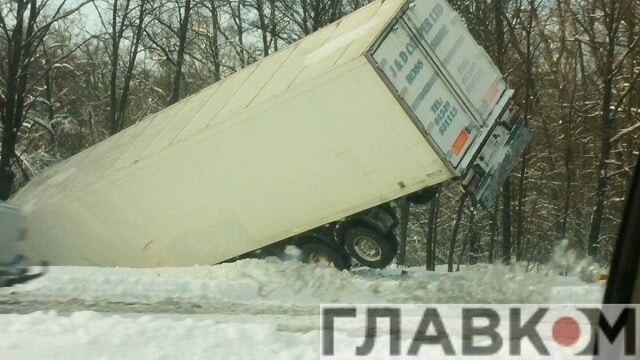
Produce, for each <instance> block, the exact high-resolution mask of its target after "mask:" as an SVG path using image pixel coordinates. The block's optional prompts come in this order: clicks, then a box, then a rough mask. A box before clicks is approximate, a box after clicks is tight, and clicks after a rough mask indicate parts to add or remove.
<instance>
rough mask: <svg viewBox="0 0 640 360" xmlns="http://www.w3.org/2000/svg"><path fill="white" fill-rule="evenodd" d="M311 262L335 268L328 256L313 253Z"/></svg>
mask: <svg viewBox="0 0 640 360" xmlns="http://www.w3.org/2000/svg"><path fill="white" fill-rule="evenodd" d="M309 262H310V263H312V264H318V265H327V266H333V260H331V257H329V256H328V255H327V254H323V253H318V252H313V253H311V254H310V255H309Z"/></svg>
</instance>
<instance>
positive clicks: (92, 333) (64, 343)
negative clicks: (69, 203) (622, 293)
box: [0, 259, 604, 359]
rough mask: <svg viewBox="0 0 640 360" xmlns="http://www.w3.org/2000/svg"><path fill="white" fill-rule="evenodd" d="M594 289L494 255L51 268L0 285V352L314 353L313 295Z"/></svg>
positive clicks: (474, 299) (396, 296)
mask: <svg viewBox="0 0 640 360" xmlns="http://www.w3.org/2000/svg"><path fill="white" fill-rule="evenodd" d="M603 288H604V286H603V284H602V283H584V282H582V281H581V280H579V279H578V278H577V277H560V276H556V275H552V274H550V273H548V272H547V273H535V272H533V273H527V272H526V271H524V270H523V269H522V268H520V267H518V266H504V265H491V266H489V265H478V266H474V267H470V268H467V269H463V271H462V272H459V273H453V274H448V273H445V272H443V271H442V269H439V272H436V273H433V272H425V271H424V270H423V269H421V268H412V269H405V270H404V272H403V271H401V270H399V269H388V270H384V271H374V270H366V269H359V270H355V271H353V272H338V271H336V270H334V269H332V268H325V267H318V266H312V265H306V264H301V263H298V262H295V261H288V262H282V261H279V260H276V259H270V260H243V261H239V262H236V263H230V264H221V265H217V266H210V267H209V266H207V267H192V268H165V269H126V268H90V267H53V268H52V269H51V271H50V273H48V274H47V275H46V276H45V277H43V278H41V279H38V280H36V281H34V282H32V283H29V284H25V285H21V286H18V287H15V288H13V289H2V290H0V313H6V314H3V315H0V324H1V326H0V358H3V359H5V358H6V359H55V358H60V359H63V358H64V359H74V358H77V359H89V358H91V359H93V358H96V359H103V358H108V359H112V358H113V359H122V358H135V359H162V358H172V359H176V358H179V359H183V358H189V359H192V358H202V359H214V358H225V359H226V358H246V359H251V358H257V357H258V356H260V357H264V356H265V355H268V357H269V358H296V359H306V358H317V356H318V352H319V349H320V347H319V346H320V345H319V342H320V339H319V336H320V334H319V317H318V314H319V304H323V303H426V304H430V303H598V302H600V298H601V296H602V291H603ZM87 309H89V310H93V311H86V310H87ZM17 313H22V314H21V315H20V314H17Z"/></svg>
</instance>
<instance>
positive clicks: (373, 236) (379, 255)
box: [344, 226, 397, 269]
mask: <svg viewBox="0 0 640 360" xmlns="http://www.w3.org/2000/svg"><path fill="white" fill-rule="evenodd" d="M344 245H345V247H346V248H347V252H349V255H351V256H352V257H353V258H354V259H356V260H357V261H358V262H359V263H360V264H362V265H364V266H368V267H370V268H374V269H383V268H385V267H387V266H388V265H389V264H391V262H392V261H393V258H394V257H395V256H396V252H397V249H394V247H393V246H392V245H391V244H389V242H388V241H387V239H386V238H385V237H384V235H382V234H380V233H379V232H377V231H375V230H373V229H371V228H369V227H364V226H354V227H352V228H351V229H349V230H347V232H346V233H345V234H344Z"/></svg>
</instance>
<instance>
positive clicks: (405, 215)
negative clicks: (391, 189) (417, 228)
mask: <svg viewBox="0 0 640 360" xmlns="http://www.w3.org/2000/svg"><path fill="white" fill-rule="evenodd" d="M410 210H411V204H410V203H409V202H408V201H407V199H405V198H402V199H400V200H398V211H399V213H400V214H399V215H400V216H399V217H400V219H399V220H400V224H399V228H398V237H399V239H398V240H399V244H398V245H399V246H398V265H400V266H404V265H406V261H407V230H408V228H409V212H410Z"/></svg>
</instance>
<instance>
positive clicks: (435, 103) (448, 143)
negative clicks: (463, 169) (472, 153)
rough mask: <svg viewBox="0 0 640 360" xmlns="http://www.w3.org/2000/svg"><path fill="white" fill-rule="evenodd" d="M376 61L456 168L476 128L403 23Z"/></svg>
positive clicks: (426, 133) (387, 41) (381, 48)
mask: <svg viewBox="0 0 640 360" xmlns="http://www.w3.org/2000/svg"><path fill="white" fill-rule="evenodd" d="M373 58H374V60H375V62H376V63H377V66H378V67H379V68H380V69H381V70H382V71H383V72H384V74H385V75H386V77H387V78H388V80H389V82H390V83H391V84H392V85H393V88H394V90H395V91H396V92H397V93H398V94H399V96H400V98H402V99H403V101H405V103H406V106H407V108H408V109H409V110H410V111H411V112H413V114H415V116H416V118H417V119H418V120H419V121H420V125H421V126H422V128H423V129H424V132H425V136H428V137H429V138H430V139H431V140H432V141H433V143H434V144H435V145H436V146H437V147H438V148H439V150H440V152H441V154H442V155H443V157H444V158H445V159H446V160H447V161H449V163H450V164H451V166H452V167H453V168H457V167H458V165H459V164H460V163H461V161H462V159H463V158H464V155H465V154H466V150H467V149H469V147H470V145H471V144H472V143H473V141H474V139H475V138H476V137H477V134H478V132H477V131H473V130H474V128H475V127H476V126H475V125H474V121H473V118H472V117H471V115H470V114H469V113H468V112H467V111H466V109H465V107H464V105H463V104H462V102H461V101H460V99H459V98H458V97H457V96H456V94H455V93H454V92H452V90H451V89H450V87H449V86H448V85H447V83H446V82H445V80H444V78H443V76H442V75H441V74H440V73H439V72H438V71H437V70H436V68H435V67H434V65H433V64H432V62H431V60H430V59H429V58H428V56H427V54H426V53H425V52H424V51H423V50H422V49H421V48H420V46H419V45H418V42H417V39H415V38H414V37H413V35H412V33H410V32H409V30H408V29H407V28H406V26H405V25H404V23H402V22H400V23H398V24H397V25H396V26H394V27H393V29H391V31H390V32H389V34H388V35H387V36H386V38H385V39H384V41H383V42H382V43H381V44H380V46H379V47H378V48H377V49H376V51H375V52H374V54H373ZM461 139H462V140H461Z"/></svg>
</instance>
